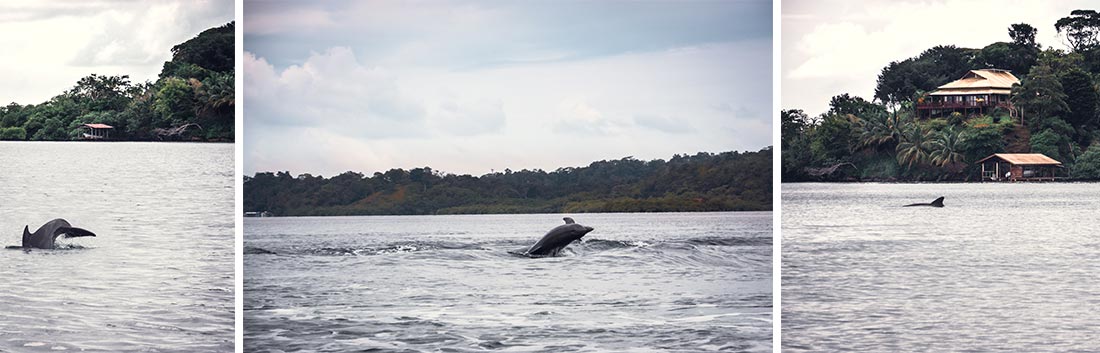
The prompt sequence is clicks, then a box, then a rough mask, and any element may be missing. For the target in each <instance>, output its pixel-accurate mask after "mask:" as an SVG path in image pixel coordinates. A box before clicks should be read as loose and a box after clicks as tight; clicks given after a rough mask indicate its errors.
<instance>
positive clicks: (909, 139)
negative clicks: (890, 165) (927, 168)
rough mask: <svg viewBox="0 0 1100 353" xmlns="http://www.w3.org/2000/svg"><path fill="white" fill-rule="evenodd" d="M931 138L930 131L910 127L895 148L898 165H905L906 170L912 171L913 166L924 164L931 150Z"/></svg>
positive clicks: (917, 126) (919, 127)
mask: <svg viewBox="0 0 1100 353" xmlns="http://www.w3.org/2000/svg"><path fill="white" fill-rule="evenodd" d="M931 138H932V131H929V130H926V129H925V128H924V127H921V126H919V125H914V126H912V127H910V128H909V129H908V131H906V132H905V134H904V135H902V141H901V142H900V143H898V147H897V148H896V151H897V159H898V164H902V165H905V169H906V170H910V169H912V168H913V165H914V164H916V165H921V164H924V163H925V161H927V160H928V156H929V151H931V150H932V149H933V145H932V141H931Z"/></svg>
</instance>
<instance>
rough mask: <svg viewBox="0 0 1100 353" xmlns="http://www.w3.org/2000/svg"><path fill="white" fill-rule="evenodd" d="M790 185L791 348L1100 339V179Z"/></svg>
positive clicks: (1067, 343)
mask: <svg viewBox="0 0 1100 353" xmlns="http://www.w3.org/2000/svg"><path fill="white" fill-rule="evenodd" d="M782 187H783V237H784V238H783V249H782V253H783V258H782V263H783V279H782V287H783V313H782V315H783V320H782V323H783V333H782V335H783V337H782V340H783V351H784V352H804V351H805V352H810V351H812V352H839V351H871V352H901V351H928V352H1096V351H1100V184H1096V183H1091V184H1084V183H1081V184H1069V183H1044V184H1024V183H1017V184H992V183H991V184H783V186H782ZM939 196H945V197H946V199H945V201H944V204H945V205H946V207H944V208H931V207H900V206H901V205H904V204H909V203H916V202H931V201H932V200H933V199H935V198H936V197H939Z"/></svg>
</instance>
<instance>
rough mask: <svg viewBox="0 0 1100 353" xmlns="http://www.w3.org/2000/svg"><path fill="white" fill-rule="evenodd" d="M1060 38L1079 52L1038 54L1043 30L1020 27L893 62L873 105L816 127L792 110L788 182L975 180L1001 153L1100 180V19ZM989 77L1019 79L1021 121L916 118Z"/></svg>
mask: <svg viewBox="0 0 1100 353" xmlns="http://www.w3.org/2000/svg"><path fill="white" fill-rule="evenodd" d="M1055 29H1056V30H1057V31H1058V33H1060V34H1063V35H1064V36H1065V38H1066V40H1067V41H1068V42H1069V43H1070V47H1071V49H1072V50H1071V51H1068V52H1067V51H1063V50H1057V49H1053V48H1047V49H1045V50H1043V49H1040V48H1039V46H1038V44H1036V42H1035V37H1036V34H1037V32H1038V30H1037V29H1035V28H1034V27H1032V26H1030V25H1028V24H1023V23H1021V24H1014V25H1012V26H1010V27H1009V28H1008V34H1009V37H1010V38H1011V41H1010V42H997V43H993V44H990V45H988V46H986V47H984V48H982V49H968V48H958V47H954V46H936V47H933V48H931V49H928V50H926V51H924V52H923V53H921V54H920V55H918V56H916V57H913V58H909V59H905V60H901V61H894V62H891V63H890V64H888V65H887V66H886V67H884V68H883V69H882V72H881V73H880V74H879V76H878V79H877V85H876V87H875V97H874V98H875V100H874V101H871V102H868V101H866V100H864V99H862V98H860V97H856V96H851V95H849V94H847V93H845V94H841V95H837V96H835V97H833V98H832V99H831V100H830V102H829V110H828V111H827V112H825V113H823V114H821V115H820V116H817V117H813V118H811V117H809V116H807V115H806V114H805V113H804V112H802V111H801V110H797V109H792V110H784V111H783V112H782V113H781V120H782V121H781V124H782V125H781V126H782V134H783V136H782V139H783V141H782V144H781V146H782V158H783V160H782V164H781V165H782V170H781V173H782V174H781V175H782V177H783V180H784V181H805V180H975V179H977V178H978V176H979V175H978V174H979V171H980V166H978V165H975V164H974V162H976V161H977V160H979V159H981V158H984V157H986V156H988V155H990V154H993V153H1002V152H1010V153H1028V152H1035V153H1043V154H1046V155H1047V156H1050V157H1052V158H1055V159H1057V160H1059V161H1061V162H1062V163H1063V164H1064V165H1065V166H1066V170H1064V171H1063V172H1061V173H1060V176H1072V177H1077V178H1100V176H1098V175H1100V174H1097V173H1094V171H1095V170H1097V168H1100V167H1097V165H1098V164H1100V156H1097V155H1096V154H1097V153H1100V151H1097V150H1100V147H1097V146H1098V145H1100V42H1098V39H1097V36H1098V35H1100V15H1097V13H1096V12H1095V11H1086V10H1076V11H1073V12H1072V13H1071V15H1070V16H1068V17H1066V18H1063V19H1061V20H1059V21H1058V23H1057V24H1056V25H1055ZM985 68H997V69H1009V70H1011V71H1012V72H1013V73H1014V74H1015V75H1016V76H1017V77H1018V78H1020V80H1021V84H1020V85H1017V86H1015V87H1013V90H1012V96H1011V98H1010V99H1011V101H1012V103H1013V105H1014V106H1015V108H1017V109H1018V110H1019V111H1020V112H1022V117H1023V118H1022V119H1021V118H1020V116H1019V115H1015V116H1014V115H1013V114H1010V112H1009V111H1006V110H1004V109H1001V108H995V109H991V110H985V111H980V112H976V113H970V114H965V115H964V114H962V113H953V114H950V115H947V116H941V117H935V118H927V117H925V118H919V117H918V116H917V113H916V110H915V105H916V104H915V102H917V101H919V99H922V97H924V95H925V93H927V92H930V91H932V90H935V89H936V88H937V87H939V86H941V85H943V84H946V83H948V82H951V81H953V80H956V79H958V78H960V77H962V76H963V75H964V74H965V73H966V72H967V71H969V70H975V69H985ZM1083 151H1087V152H1084V153H1083ZM1093 151H1097V152H1093ZM1086 156H1087V157H1088V158H1092V159H1088V158H1086Z"/></svg>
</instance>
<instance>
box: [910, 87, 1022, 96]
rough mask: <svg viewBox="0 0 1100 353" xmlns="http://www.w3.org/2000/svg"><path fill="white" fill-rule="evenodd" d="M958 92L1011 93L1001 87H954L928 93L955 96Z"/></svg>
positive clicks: (1009, 90)
mask: <svg viewBox="0 0 1100 353" xmlns="http://www.w3.org/2000/svg"><path fill="white" fill-rule="evenodd" d="M960 94H1004V95H1009V94H1012V90H1011V89H1003V88H956V89H950V90H937V91H934V92H932V93H929V94H928V95H930V96H957V95H960Z"/></svg>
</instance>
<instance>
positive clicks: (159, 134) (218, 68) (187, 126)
mask: <svg viewBox="0 0 1100 353" xmlns="http://www.w3.org/2000/svg"><path fill="white" fill-rule="evenodd" d="M233 36H234V23H233V22H230V23H228V24H225V25H223V26H220V27H216V28H211V29H208V30H206V31H203V32H202V33H200V34H199V35H197V36H196V37H194V38H192V39H190V40H188V41H186V42H183V43H181V44H179V45H176V46H174V47H172V48H171V51H172V60H171V61H168V62H165V63H164V68H163V69H162V70H161V73H160V75H159V77H158V79H157V81H156V82H149V81H146V82H140V83H133V82H130V77H129V76H127V75H121V76H103V75H98V74H94V73H93V74H90V75H88V76H86V77H84V78H82V79H80V80H79V81H77V82H76V85H75V86H73V87H72V88H71V89H69V90H67V91H65V92H62V93H61V94H59V95H57V96H54V97H53V98H51V99H50V100H49V101H46V102H43V103H41V104H37V105H35V104H28V105H19V104H18V103H11V104H8V105H7V106H4V107H0V140H47V141H48V140H53V141H57V140H75V139H80V138H81V136H82V131H81V130H80V129H79V128H80V127H81V126H82V125H83V124H90V123H99V124H107V125H111V126H113V127H114V129H113V131H112V132H111V137H112V139H115V140H206V141H232V140H233V129H234V119H233V113H234V112H233V102H234V74H233V57H234V47H233V46H234V38H233ZM165 49H166V50H167V49H168V48H165ZM0 99H2V97H0Z"/></svg>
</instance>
